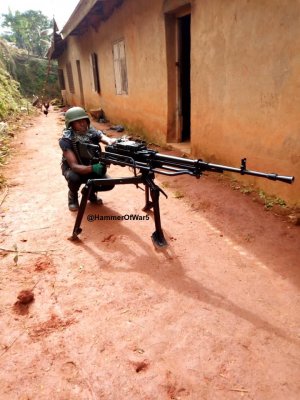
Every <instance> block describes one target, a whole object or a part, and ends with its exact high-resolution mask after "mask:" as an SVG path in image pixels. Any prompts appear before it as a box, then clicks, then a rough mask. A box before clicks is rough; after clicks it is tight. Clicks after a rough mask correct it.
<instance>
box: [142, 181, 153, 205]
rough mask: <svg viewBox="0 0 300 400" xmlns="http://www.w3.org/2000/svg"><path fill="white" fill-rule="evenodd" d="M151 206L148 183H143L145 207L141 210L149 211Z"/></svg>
mask: <svg viewBox="0 0 300 400" xmlns="http://www.w3.org/2000/svg"><path fill="white" fill-rule="evenodd" d="M152 207H153V202H152V201H150V189H149V185H147V183H145V207H144V208H143V209H142V211H149V210H151V208H152Z"/></svg>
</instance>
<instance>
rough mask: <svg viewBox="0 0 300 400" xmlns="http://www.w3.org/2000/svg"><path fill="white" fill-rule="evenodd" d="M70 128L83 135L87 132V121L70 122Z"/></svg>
mask: <svg viewBox="0 0 300 400" xmlns="http://www.w3.org/2000/svg"><path fill="white" fill-rule="evenodd" d="M72 128H73V130H74V131H75V132H77V133H80V134H81V135H83V134H84V133H86V132H87V130H88V121H87V120H86V119H79V120H78V121H73V122H72Z"/></svg>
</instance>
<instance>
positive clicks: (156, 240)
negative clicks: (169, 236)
mask: <svg viewBox="0 0 300 400" xmlns="http://www.w3.org/2000/svg"><path fill="white" fill-rule="evenodd" d="M151 239H152V242H153V244H154V246H155V247H156V248H158V249H162V248H164V247H167V246H168V242H167V241H166V239H165V237H164V235H163V233H159V232H157V231H155V232H153V233H152V235H151Z"/></svg>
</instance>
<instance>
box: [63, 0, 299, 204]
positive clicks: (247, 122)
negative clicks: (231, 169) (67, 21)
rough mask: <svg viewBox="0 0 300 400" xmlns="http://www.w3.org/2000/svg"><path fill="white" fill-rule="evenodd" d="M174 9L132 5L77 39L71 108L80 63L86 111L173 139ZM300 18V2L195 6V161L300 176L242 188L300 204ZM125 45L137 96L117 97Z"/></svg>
mask: <svg viewBox="0 0 300 400" xmlns="http://www.w3.org/2000/svg"><path fill="white" fill-rule="evenodd" d="M167 3H168V7H169V8H170V4H171V2H170V1H168V2H167ZM177 3H178V1H177ZM179 3H180V2H179ZM164 4H165V2H164V1H163V0H153V1H151V2H148V1H146V0H140V1H138V2H137V1H134V0H126V1H125V2H124V3H123V5H122V6H121V7H120V8H118V9H117V10H116V11H115V12H114V14H113V15H112V17H111V18H110V19H108V20H107V21H106V22H104V23H102V24H101V25H100V27H99V28H98V29H97V31H96V30H95V29H93V28H90V29H89V30H88V32H86V33H85V34H84V35H83V36H81V37H80V36H70V37H68V39H67V43H68V46H67V50H66V51H65V53H64V54H63V56H62V57H61V58H60V60H59V65H60V67H64V66H65V63H66V62H67V61H68V60H71V61H72V69H73V76H74V84H75V95H72V94H70V93H69V92H68V90H67V91H66V94H65V96H66V100H67V102H68V103H69V104H76V105H78V104H80V93H79V84H78V79H77V70H76V59H80V61H81V70H82V80H83V86H84V97H85V107H86V109H92V108H99V107H101V108H103V110H104V111H105V113H106V115H107V117H108V118H109V119H110V120H111V121H113V122H114V123H123V124H127V125H128V126H130V127H131V128H133V129H134V130H135V131H136V132H137V133H146V134H148V137H149V138H150V139H152V140H156V141H158V142H160V143H164V142H166V140H167V131H168V129H169V128H170V127H169V125H168V117H169V116H170V114H168V106H169V103H168V96H169V97H170V95H171V96H172V90H173V89H172V87H170V79H169V87H168V77H169V76H168V67H167V65H168V63H167V54H168V51H167V50H169V46H173V47H174V43H173V44H172V43H168V42H167V41H166V32H165V29H166V26H165V15H164V12H163V10H164ZM174 4H175V3H174ZM171 5H172V4H171ZM299 21H300V3H299V1H297V0H272V1H270V0H227V1H224V0H192V1H191V149H192V154H193V156H194V157H195V158H198V157H201V158H204V159H206V160H207V161H211V162H218V163H226V164H229V165H233V166H239V163H240V159H241V157H247V158H248V168H250V169H257V170H265V171H266V172H278V173H280V174H286V175H295V176H296V182H295V184H294V185H286V184H283V183H275V182H271V181H266V180H263V179H260V180H255V179H252V178H242V181H243V182H245V183H246V182H249V183H254V184H256V185H257V186H259V187H260V188H261V189H263V190H265V191H266V192H267V193H269V194H274V195H276V196H278V197H281V198H283V199H285V200H286V201H288V202H289V203H291V204H298V205H300V112H299V108H300V41H299V40H298V39H299V37H300V24H299ZM119 39H124V40H125V46H126V61H127V74H128V95H116V90H115V79H114V67H113V55H112V46H113V43H114V41H116V40H119ZM91 52H96V53H97V55H98V60H99V71H100V83H101V93H100V94H98V93H96V92H94V91H93V90H92V73H91V66H90V61H89V60H90V59H89V57H90V53H91ZM64 70H65V68H64ZM66 81H67V79H66ZM66 85H67V88H68V83H66ZM175 91H176V87H174V92H175ZM297 178H298V179H297Z"/></svg>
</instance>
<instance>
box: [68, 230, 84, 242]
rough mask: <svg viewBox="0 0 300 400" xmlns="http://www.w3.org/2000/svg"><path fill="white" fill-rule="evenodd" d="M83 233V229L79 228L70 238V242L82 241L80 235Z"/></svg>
mask: <svg viewBox="0 0 300 400" xmlns="http://www.w3.org/2000/svg"><path fill="white" fill-rule="evenodd" d="M81 232H82V229H81V228H77V229H76V230H74V231H73V233H72V236H70V237H68V240H71V241H72V242H75V241H76V240H80V239H79V237H78V235H79V234H80V233H81Z"/></svg>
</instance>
